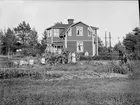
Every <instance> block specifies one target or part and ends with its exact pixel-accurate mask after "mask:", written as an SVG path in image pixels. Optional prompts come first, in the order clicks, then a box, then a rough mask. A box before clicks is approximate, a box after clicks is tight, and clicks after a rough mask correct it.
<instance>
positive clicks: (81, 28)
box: [76, 26, 83, 36]
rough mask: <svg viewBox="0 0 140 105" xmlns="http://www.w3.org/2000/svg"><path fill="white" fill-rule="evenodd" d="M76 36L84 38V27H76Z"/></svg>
mask: <svg viewBox="0 0 140 105" xmlns="http://www.w3.org/2000/svg"><path fill="white" fill-rule="evenodd" d="M76 36H83V27H80V26H78V27H76Z"/></svg>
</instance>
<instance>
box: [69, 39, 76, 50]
mask: <svg viewBox="0 0 140 105" xmlns="http://www.w3.org/2000/svg"><path fill="white" fill-rule="evenodd" d="M67 49H68V51H75V52H76V41H68V42H67Z"/></svg>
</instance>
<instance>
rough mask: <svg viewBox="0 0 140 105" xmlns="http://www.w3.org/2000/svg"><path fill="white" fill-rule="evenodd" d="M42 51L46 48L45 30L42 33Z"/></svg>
mask: <svg viewBox="0 0 140 105" xmlns="http://www.w3.org/2000/svg"><path fill="white" fill-rule="evenodd" d="M41 46H42V51H45V49H46V47H47V32H46V30H45V31H44V32H43V38H42V40H41Z"/></svg>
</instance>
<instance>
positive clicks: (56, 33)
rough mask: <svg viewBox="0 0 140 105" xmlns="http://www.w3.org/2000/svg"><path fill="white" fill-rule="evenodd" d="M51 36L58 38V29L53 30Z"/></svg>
mask: <svg viewBox="0 0 140 105" xmlns="http://www.w3.org/2000/svg"><path fill="white" fill-rule="evenodd" d="M53 36H54V37H59V29H53Z"/></svg>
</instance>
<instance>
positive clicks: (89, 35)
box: [88, 27, 92, 37]
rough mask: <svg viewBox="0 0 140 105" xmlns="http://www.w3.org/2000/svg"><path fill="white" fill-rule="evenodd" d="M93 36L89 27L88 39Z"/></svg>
mask: <svg viewBox="0 0 140 105" xmlns="http://www.w3.org/2000/svg"><path fill="white" fill-rule="evenodd" d="M91 36H92V31H91V30H90V29H89V27H88V37H91Z"/></svg>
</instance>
